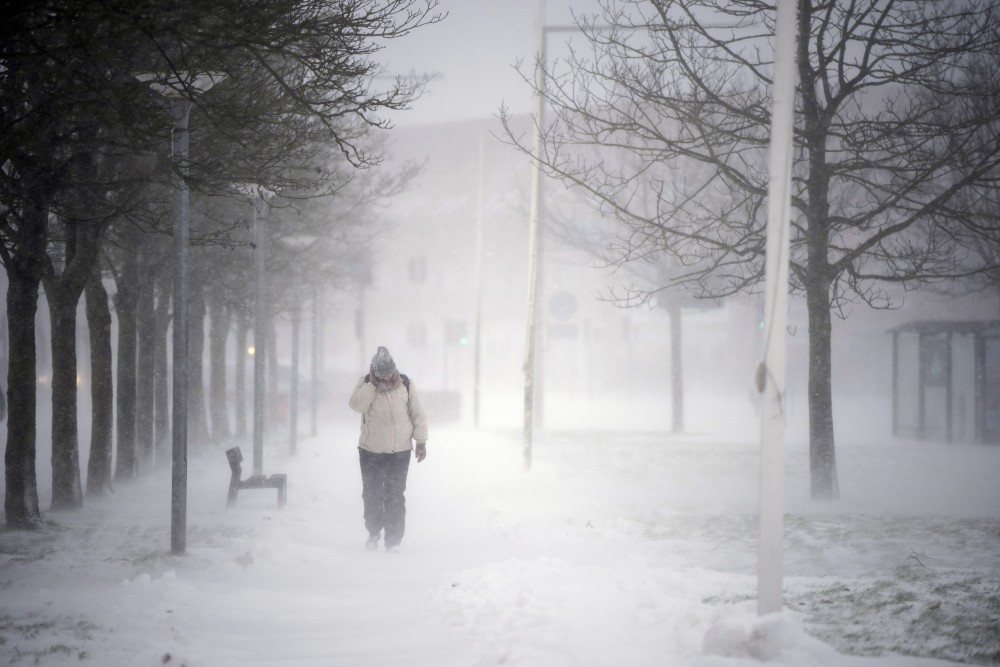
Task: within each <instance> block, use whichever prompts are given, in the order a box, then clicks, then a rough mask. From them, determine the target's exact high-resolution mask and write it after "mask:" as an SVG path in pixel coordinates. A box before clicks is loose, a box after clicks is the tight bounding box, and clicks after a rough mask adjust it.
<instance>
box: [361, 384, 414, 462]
mask: <svg viewBox="0 0 1000 667" xmlns="http://www.w3.org/2000/svg"><path fill="white" fill-rule="evenodd" d="M365 377H367V376H365ZM365 377H362V378H361V379H360V380H358V383H357V384H356V385H355V387H354V391H353V392H352V393H351V400H350V406H351V409H352V410H354V411H355V412H360V413H361V439H360V440H359V442H358V447H360V448H361V449H367V450H368V451H370V452H375V453H376V454H391V453H393V452H402V451H407V450H410V449H413V443H412V441H413V440H416V441H417V442H427V415H425V414H424V406H423V405H422V404H421V403H420V394H419V393H418V392H417V388H416V386H415V385H414V384H413V381H412V380H411V381H410V388H409V390H407V388H406V387H405V386H404V385H403V383H402V382H400V383H399V386H398V387H395V388H394V389H390V390H389V391H386V392H382V391H378V390H377V389H376V388H375V385H373V384H372V383H371V382H366V381H365Z"/></svg>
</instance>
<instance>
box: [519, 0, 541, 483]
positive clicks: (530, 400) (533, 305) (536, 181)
mask: <svg viewBox="0 0 1000 667" xmlns="http://www.w3.org/2000/svg"><path fill="white" fill-rule="evenodd" d="M544 81H545V0H538V54H537V60H536V62H535V115H534V124H535V140H534V148H533V151H534V155H535V159H534V160H532V162H531V202H530V205H531V211H530V213H529V214H528V327H527V329H528V331H527V337H526V338H527V339H526V340H525V343H524V449H523V454H524V469H525V470H530V469H531V447H532V438H533V431H534V425H535V319H536V311H537V309H538V307H537V302H538V242H539V228H538V209H539V194H540V193H539V185H540V183H541V163H540V162H539V160H540V159H541V150H542V108H543V105H544V99H543V98H542V85H543V83H544Z"/></svg>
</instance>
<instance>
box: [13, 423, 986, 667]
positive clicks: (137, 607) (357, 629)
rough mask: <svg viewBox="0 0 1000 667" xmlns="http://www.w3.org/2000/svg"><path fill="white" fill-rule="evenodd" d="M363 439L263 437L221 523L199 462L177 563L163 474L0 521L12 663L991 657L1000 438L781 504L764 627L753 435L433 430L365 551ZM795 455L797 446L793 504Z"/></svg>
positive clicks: (588, 666) (876, 459)
mask: <svg viewBox="0 0 1000 667" xmlns="http://www.w3.org/2000/svg"><path fill="white" fill-rule="evenodd" d="M355 428H356V424H355V423H354V421H353V420H349V419H347V418H345V419H343V421H342V423H339V424H337V423H335V424H329V425H327V426H326V427H325V428H323V429H322V430H321V435H320V436H318V437H315V438H307V439H305V440H304V441H302V442H300V446H299V453H298V454H297V455H296V456H295V457H291V458H290V457H288V456H285V455H284V454H282V453H281V452H280V448H281V446H282V445H281V444H280V443H275V444H273V445H269V447H268V450H267V452H266V454H265V465H264V469H265V472H266V473H274V472H285V473H287V474H288V476H289V488H288V505H287V507H286V508H285V509H284V510H278V509H277V508H276V502H275V493H274V491H273V490H255V491H241V492H240V498H239V502H238V504H237V505H236V507H234V508H232V509H230V510H229V511H226V509H225V495H226V488H227V484H228V478H229V470H228V465H227V464H226V461H225V456H224V453H223V450H222V448H219V449H215V450H212V451H205V452H197V453H192V456H191V460H190V466H189V518H188V552H187V554H186V555H185V556H183V557H174V556H171V555H169V553H168V552H169V503H168V501H167V498H168V496H169V494H168V488H169V474H168V471H158V472H156V473H154V474H151V475H149V476H146V477H144V478H142V479H140V480H138V481H137V482H135V483H134V484H131V485H128V486H126V487H123V488H120V489H119V490H118V493H117V495H116V496H115V497H112V498H107V499H102V500H100V501H96V502H90V503H88V505H87V507H86V508H84V510H82V511H81V512H77V513H66V514H51V515H49V516H48V518H49V519H50V520H51V521H52V522H53V523H54V524H55V526H54V527H53V528H52V529H50V530H46V531H44V532H40V533H18V532H10V531H3V532H0V664H8V663H9V664H15V665H18V664H23V665H29V664H40V665H70V664H72V665H81V664H84V665H85V664H92V665H101V666H109V667H115V666H118V665H121V666H123V667H125V666H133V665H137V666H139V667H144V666H147V665H148V666H150V667H151V666H152V665H163V664H167V665H186V666H187V667H209V666H211V667H228V666H230V665H232V666H236V665H261V666H264V665H268V666H284V665H288V666H291V667H296V666H301V667H306V666H312V665H323V666H328V665H329V666H343V667H367V666H372V667H374V666H383V665H385V666H388V665H407V666H413V667H448V666H452V665H454V666H456V667H475V666H482V665H497V664H504V665H514V666H517V667H570V666H580V667H602V666H612V665H613V666H615V667H618V666H625V665H628V666H629V667H646V666H650V667H652V666H654V665H693V666H707V667H721V666H723V665H724V666H726V667H744V666H748V665H759V664H761V663H762V662H764V663H769V664H781V665H788V666H790V667H791V666H795V667H809V666H810V665H817V666H818V665H824V666H827V665H829V666H837V667H846V666H849V665H871V666H872V667H889V666H892V667H896V666H897V665H906V666H908V667H913V666H916V665H930V664H940V663H936V662H935V661H933V660H930V659H922V658H903V657H900V656H898V655H893V653H898V652H906V653H911V654H913V655H926V656H930V655H937V656H941V657H950V658H952V659H957V660H962V661H971V662H978V663H982V664H990V663H991V662H996V661H998V660H1000V652H998V651H1000V640H998V637H1000V633H997V632H995V630H996V629H997V628H1000V617H998V612H997V609H1000V593H998V591H1000V574H998V572H1000V544H998V543H997V540H996V537H995V535H996V534H997V532H996V530H997V528H998V527H1000V517H998V509H997V508H1000V502H994V501H1000V491H998V489H997V486H996V484H995V480H996V479H997V478H998V475H1000V450H998V449H997V448H983V447H979V448H974V447H968V448H957V447H954V446H953V447H951V448H950V449H942V448H941V446H933V445H926V446H924V445H920V446H919V447H915V448H911V449H908V450H907V453H906V458H905V459H904V458H902V457H900V455H899V451H896V452H895V453H894V452H892V451H891V450H892V449H893V448H892V447H890V448H889V449H885V448H876V449H858V450H853V451H852V450H849V449H848V450H845V451H844V452H843V465H844V469H845V471H846V474H845V475H844V478H845V481H846V482H849V483H851V484H852V485H853V488H850V494H849V495H850V499H849V500H846V501H844V502H843V503H841V504H839V505H838V507H837V508H835V509H836V511H833V512H831V511H830V508H826V509H824V510H822V513H821V514H815V512H817V511H819V510H816V509H815V508H813V509H809V508H800V511H797V512H796V513H794V514H791V515H790V517H789V522H788V528H787V530H786V533H787V543H788V551H787V570H788V577H787V579H786V604H787V605H788V607H789V611H786V612H784V613H783V614H782V615H780V616H778V617H776V618H772V619H765V620H764V621H759V620H758V619H756V617H755V616H754V596H755V578H754V567H755V558H756V555H755V552H754V546H753V531H754V527H753V524H754V520H753V515H754V511H755V501H756V491H755V485H756V472H755V447H754V445H753V444H752V442H737V441H720V440H718V439H706V438H704V437H701V438H699V437H690V438H687V439H675V438H669V437H668V436H664V435H662V434H660V435H656V434H625V433H617V434H615V433H605V434H593V433H592V434H588V435H585V436H584V435H573V436H571V435H562V436H560V435H558V434H554V435H550V436H547V437H546V439H545V441H544V442H542V443H539V445H538V448H537V452H536V457H535V465H534V466H533V469H532V471H531V473H530V474H527V475H526V474H524V473H523V472H522V471H521V452H520V441H519V437H518V436H517V434H511V435H506V436H505V435H503V434H497V433H488V432H475V431H471V430H467V429H462V428H458V427H452V428H449V427H443V428H438V429H436V430H435V431H434V433H433V434H432V439H431V442H430V445H429V454H428V458H427V460H426V461H425V462H423V463H421V464H417V463H416V462H415V461H414V462H413V463H412V464H411V468H410V476H409V486H408V491H407V499H408V522H407V535H406V538H405V539H404V542H403V550H402V551H401V552H400V553H397V554H387V553H385V552H384V551H378V552H374V553H372V552H367V551H365V549H364V539H365V530H364V526H363V522H362V519H361V514H362V509H361V498H360V478H359V474H358V463H357V450H356V448H355V445H354V443H355V442H356V433H355ZM248 447H249V446H248V445H244V446H243V449H244V456H245V458H246V461H245V466H246V467H247V468H249V467H250V460H249V459H250V452H249V448H248ZM901 461H906V463H901ZM804 465H805V460H804V455H803V453H802V452H795V451H791V452H790V453H789V465H788V469H789V478H790V479H789V494H790V496H791V497H792V499H793V500H794V498H795V497H796V496H797V495H798V496H800V495H801V493H802V483H801V476H802V472H803V468H804ZM889 471H891V473H892V475H894V477H893V479H892V480H891V481H889V480H888V478H887V473H888V472H889ZM963 484H964V487H963V486H962V485H963ZM935 485H936V486H935ZM887 492H888V493H887ZM846 495H848V494H846V493H845V496H846ZM883 497H884V501H880V500H879V499H880V498H883ZM928 498H930V500H928ZM935 498H936V499H937V501H938V502H939V503H940V504H939V505H937V506H935V505H934V502H935V500H934V499H935ZM879 502H883V506H882V507H881V509H880V507H879V506H878V503H879ZM908 503H909V505H908ZM907 506H909V507H912V508H916V510H917V511H918V515H917V516H913V515H912V514H911V515H910V516H903V515H902V514H900V513H899V512H900V508H901V507H907ZM865 508H867V510H866V509H865ZM865 511H868V512H869V513H867V514H864V512H865ZM880 512H883V513H885V516H880ZM921 517H923V518H921ZM918 548H919V550H920V554H921V555H922V561H921V562H920V563H919V565H918V563H917V561H915V560H914V559H912V558H910V556H911V555H912V554H913V553H915V551H914V549H918ZM803 626H804V627H807V628H809V630H810V631H811V632H820V633H821V634H824V635H825V636H827V637H829V638H830V640H831V641H834V640H835V641H837V642H839V644H838V646H839V647H840V649H841V651H845V650H851V651H861V652H864V653H866V654H869V655H880V654H881V655H882V656H883V657H878V658H875V657H872V658H853V657H848V656H846V655H844V654H843V653H840V652H837V651H835V650H834V649H832V648H831V647H830V646H828V645H827V644H824V643H821V642H820V641H818V640H815V639H813V638H812V637H810V636H808V635H807V634H805V632H804V631H803V630H802V629H801V628H802V627H803ZM991 656H992V658H991Z"/></svg>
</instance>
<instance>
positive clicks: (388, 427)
mask: <svg viewBox="0 0 1000 667" xmlns="http://www.w3.org/2000/svg"><path fill="white" fill-rule="evenodd" d="M350 406H351V409H352V410H354V411H355V412H360V413H361V439H360V440H359V442H358V453H359V455H360V458H361V487H362V490H361V498H362V500H364V504H365V527H366V528H367V529H368V541H367V542H366V543H365V546H366V548H367V549H368V550H369V551H374V550H375V549H378V542H379V537H380V536H381V533H382V530H383V528H384V529H385V550H386V551H389V552H393V551H398V550H399V543H400V542H402V540H403V532H404V530H405V528H406V498H405V497H404V495H403V494H404V492H405V491H406V475H407V472H408V471H409V468H410V452H411V451H413V441H414V440H415V441H416V443H417V446H416V457H417V463H420V462H421V461H423V460H424V458H425V457H426V456H427V415H425V414H424V408H423V405H421V403H420V395H419V394H418V393H417V388H416V386H414V384H413V382H411V381H410V379H409V378H408V377H406V376H405V375H402V374H400V372H399V370H398V369H397V368H396V362H395V361H393V359H392V355H390V354H389V350H387V349H386V348H384V347H379V348H378V351H376V352H375V356H374V357H372V363H371V367H370V368H369V369H368V375H366V376H364V377H363V378H361V379H360V380H358V383H357V385H355V387H354V391H353V392H352V393H351V400H350Z"/></svg>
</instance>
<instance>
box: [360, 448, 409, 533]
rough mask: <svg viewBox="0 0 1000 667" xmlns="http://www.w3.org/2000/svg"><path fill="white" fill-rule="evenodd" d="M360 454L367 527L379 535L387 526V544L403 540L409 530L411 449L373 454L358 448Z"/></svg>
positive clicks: (362, 496)
mask: <svg viewBox="0 0 1000 667" xmlns="http://www.w3.org/2000/svg"><path fill="white" fill-rule="evenodd" d="M358 452H359V453H360V455H361V487H362V488H361V498H362V499H363V500H364V501H365V528H367V529H368V534H369V535H370V536H372V537H377V536H378V534H379V533H380V532H381V530H382V529H383V528H385V546H386V547H393V546H396V545H397V544H399V543H400V542H402V541H403V531H404V530H405V529H406V498H405V497H403V492H404V491H406V473H407V471H409V469H410V451H409V450H407V451H405V452H396V453H395V454H374V453H372V452H369V451H368V450H367V449H358Z"/></svg>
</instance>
